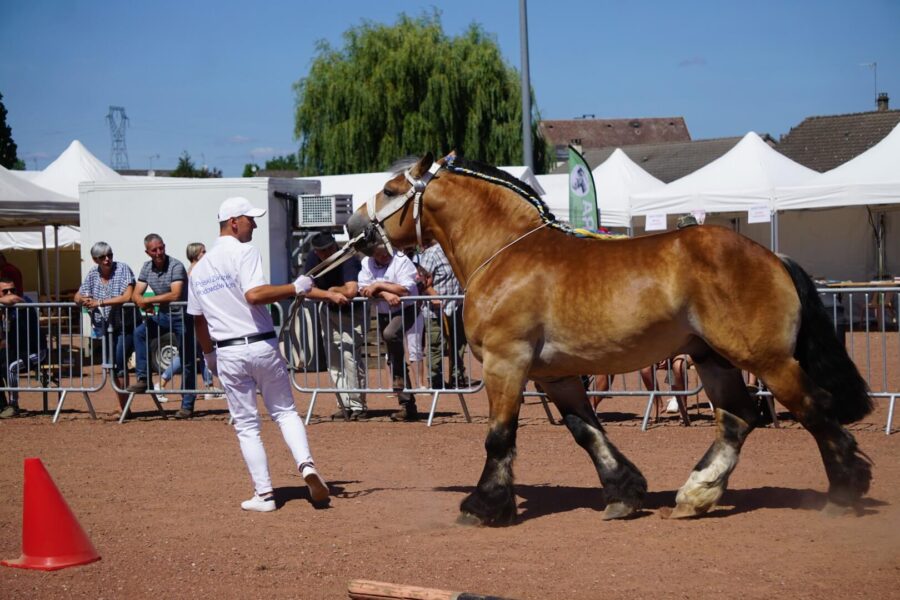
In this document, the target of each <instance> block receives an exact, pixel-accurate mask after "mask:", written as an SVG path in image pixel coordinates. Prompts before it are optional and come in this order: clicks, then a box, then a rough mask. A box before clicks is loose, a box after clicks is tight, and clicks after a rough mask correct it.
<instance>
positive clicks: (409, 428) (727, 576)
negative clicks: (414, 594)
mask: <svg viewBox="0 0 900 600" xmlns="http://www.w3.org/2000/svg"><path fill="white" fill-rule="evenodd" d="M92 398H93V401H94V403H95V406H96V408H97V410H98V413H99V414H98V416H99V417H100V419H98V420H97V421H94V420H92V419H90V417H89V415H88V413H87V411H86V408H85V405H84V402H83V401H82V400H81V399H80V397H77V396H73V397H71V398H68V399H67V401H66V411H65V412H64V413H63V416H62V419H61V421H60V422H59V423H58V424H56V425H54V424H51V422H50V416H48V415H44V414H40V413H39V412H36V411H39V409H40V407H41V397H40V395H39V394H26V395H25V396H24V399H23V406H24V407H25V408H26V409H28V411H29V413H28V414H26V415H25V416H23V417H20V418H17V419H12V420H7V421H0V437H2V439H3V444H4V452H3V459H2V460H0V489H2V499H3V501H2V502H0V558H15V557H17V556H18V555H19V552H20V548H21V546H20V540H21V514H22V485H23V481H22V465H23V459H24V458H25V457H40V458H41V459H42V460H43V462H44V464H45V465H46V467H47V469H48V470H49V472H50V474H51V475H52V477H53V478H54V480H55V481H56V484H57V486H58V487H59V489H60V490H61V492H62V493H63V495H64V496H65V498H66V499H67V501H68V503H69V505H70V506H71V508H72V510H73V511H74V512H75V514H76V515H77V517H78V519H79V521H80V522H81V524H82V526H83V527H84V529H85V530H86V531H87V533H88V535H89V536H90V538H91V539H92V541H93V543H94V545H95V546H96V547H97V549H98V550H99V552H100V554H101V555H102V557H103V558H102V560H101V561H99V562H97V563H94V564H91V565H87V566H83V567H75V568H70V569H65V570H62V571H57V572H52V573H45V572H39V571H26V570H21V569H12V568H6V567H0V596H2V597H4V598H73V597H74V598H184V597H192V598H218V599H223V598H346V597H347V584H348V582H349V581H350V580H352V579H374V580H381V581H389V582H395V583H404V584H410V585H417V586H425V587H433V588H440V589H446V590H459V591H468V592H473V593H479V594H493V595H498V596H503V597H507V598H519V599H528V598H542V599H544V598H572V599H575V598H585V599H588V598H641V597H654V598H670V597H671V598H712V597H732V598H733V597H742V598H771V597H772V596H774V595H776V594H778V595H779V596H781V597H786V598H829V597H844V598H848V597H849V598H867V599H877V598H897V597H898V594H900V588H898V582H900V460H898V444H900V435H897V434H894V435H892V436H886V435H885V434H884V424H885V419H886V415H887V402H886V401H885V400H883V399H882V400H879V401H878V403H877V409H876V411H875V412H874V413H873V414H872V415H870V416H869V417H868V418H867V419H866V420H865V421H864V422H862V423H858V424H855V425H853V426H852V429H853V431H854V433H855V435H856V437H857V439H858V440H859V442H860V444H861V446H862V448H863V449H864V450H865V452H867V453H868V454H869V456H871V458H872V459H873V460H874V462H875V468H874V480H873V482H872V489H871V491H870V493H869V495H868V496H867V497H866V499H865V500H864V509H863V511H862V514H861V515H859V516H844V517H839V518H829V517H826V516H824V515H823V514H821V513H820V512H819V509H820V508H821V507H822V506H823V505H824V502H825V496H824V491H825V490H826V487H827V482H826V478H825V474H824V471H823V468H822V464H821V461H820V459H819V456H818V451H817V449H816V446H815V444H814V442H813V439H812V437H811V436H809V435H808V434H807V433H806V432H805V431H803V430H802V429H800V428H799V426H797V425H796V424H795V423H793V422H791V421H788V422H785V423H783V427H782V428H781V429H775V428H773V427H771V426H769V427H766V428H764V429H760V430H757V431H756V432H754V433H753V434H752V436H751V437H750V438H749V440H748V442H747V444H746V446H745V447H744V452H743V454H742V460H741V464H740V465H739V466H738V468H737V470H736V472H735V474H734V475H733V476H732V478H731V483H730V489H729V491H728V492H727V493H726V494H725V496H724V498H723V500H722V502H721V506H720V507H719V508H717V509H716V510H715V511H713V512H712V513H711V514H709V515H708V516H706V517H703V518H700V519H696V520H688V521H670V520H664V519H661V518H660V517H659V513H660V508H661V507H665V506H671V505H673V504H674V495H675V490H677V488H678V487H679V486H680V485H681V484H682V483H683V482H684V480H685V479H686V477H687V475H688V473H689V471H690V469H691V467H692V466H693V465H694V463H695V462H696V461H697V460H698V459H699V458H700V457H701V455H702V454H703V452H704V451H705V450H706V448H707V447H708V445H709V444H710V442H711V441H712V439H713V436H714V428H713V426H712V421H711V418H710V413H709V411H708V410H701V411H700V412H699V414H695V419H694V426H692V427H690V428H685V427H683V426H681V425H680V423H679V421H678V419H677V418H675V417H665V418H664V419H663V420H662V421H661V422H660V423H658V424H656V425H655V426H653V427H652V428H651V429H650V430H649V431H647V432H641V431H640V415H641V413H642V411H643V407H644V404H645V400H643V399H615V398H614V399H608V400H605V401H604V403H603V404H602V405H601V408H602V410H601V417H602V418H604V420H605V421H606V425H607V430H608V432H609V434H610V436H611V438H612V440H613V442H614V443H616V444H617V445H618V446H619V447H620V448H621V449H622V450H623V451H624V452H625V454H626V455H627V456H628V457H629V458H630V459H631V460H632V461H634V462H635V463H636V464H637V465H638V466H639V467H640V468H641V469H642V471H643V473H644V474H645V475H646V477H647V479H648V482H649V488H650V493H649V496H648V498H647V502H646V510H645V511H644V513H643V514H642V515H641V516H640V517H639V518H635V519H632V520H628V521H618V522H603V521H601V512H602V510H603V507H604V500H603V493H602V491H601V490H600V488H599V484H598V480H597V476H596V473H595V472H594V470H593V467H592V466H591V464H590V462H589V459H588V458H587V456H586V455H585V454H584V453H583V451H582V450H581V449H580V448H578V447H577V446H576V444H575V443H574V441H573V440H572V438H571V436H570V435H569V433H568V431H567V430H566V429H565V428H564V427H560V426H555V425H551V424H550V423H549V422H548V421H547V419H546V417H545V416H544V412H543V409H542V407H541V406H540V404H539V403H538V402H537V400H536V399H529V400H528V402H527V403H526V405H525V406H524V407H523V410H522V419H521V427H520V430H519V443H518V450H519V452H518V459H517V462H516V466H515V472H516V493H517V496H518V506H519V522H518V524H516V525H515V526H512V527H505V528H472V527H464V526H459V525H456V524H455V523H454V521H455V518H456V515H457V511H458V506H459V503H460V501H461V500H462V499H463V497H464V496H465V494H467V493H468V492H470V491H471V490H472V489H473V486H474V484H475V483H476V482H477V479H478V476H479V474H480V472H481V468H482V466H483V458H484V453H483V440H484V435H485V433H486V422H487V419H486V415H487V402H486V401H485V399H484V397H483V396H480V397H474V398H470V399H469V401H468V404H469V407H470V409H471V412H472V415H473V421H474V422H473V423H471V424H469V423H466V421H465V419H464V418H463V417H462V415H461V414H460V413H459V403H458V401H457V400H456V398H455V397H453V396H450V397H446V398H444V399H442V400H441V402H440V404H439V412H438V416H437V419H436V420H435V426H433V427H431V428H427V427H426V426H425V425H424V423H392V422H390V421H389V420H388V419H387V414H388V412H389V411H390V410H391V409H393V407H394V402H395V400H394V399H393V398H391V397H389V396H374V397H372V398H371V399H370V406H371V407H373V408H374V409H375V410H374V416H375V418H374V419H372V420H370V421H368V422H361V423H345V422H331V421H329V420H328V419H327V418H326V417H324V415H328V414H330V413H331V412H332V409H333V397H332V396H323V397H322V398H321V399H320V400H319V403H318V404H317V405H316V413H318V416H317V417H314V419H313V422H312V423H311V424H310V426H309V428H308V433H309V437H310V440H311V445H312V448H313V452H314V454H315V457H316V460H317V463H318V464H319V466H320V469H321V471H322V473H323V475H324V476H325V477H326V478H327V479H328V481H329V482H330V484H331V487H332V491H333V499H332V502H331V506H330V508H327V509H323V510H316V509H314V508H313V506H312V505H311V504H310V503H309V500H308V494H307V490H306V488H305V486H304V484H303V480H302V479H301V478H300V477H299V475H298V474H297V473H296V472H295V470H294V467H293V465H292V464H291V459H290V456H289V454H288V451H287V449H286V447H285V446H284V444H283V442H282V441H281V439H280V435H279V432H278V430H277V427H276V426H275V425H274V424H273V423H271V422H268V421H267V422H266V423H265V425H264V429H263V436H264V440H265V441H266V444H267V446H266V447H267V451H268V454H269V460H270V468H271V471H272V475H273V481H274V483H275V485H276V487H277V494H278V498H279V503H283V506H282V507H281V509H280V510H278V511H276V512H274V513H268V514H256V513H247V512H243V511H241V510H240V508H239V503H240V501H242V500H244V499H246V498H248V497H250V495H252V490H251V487H250V481H249V476H248V475H247V471H246V468H245V466H244V463H243V461H242V459H241V456H240V453H239V449H238V444H237V440H236V438H235V435H234V432H233V430H232V428H231V427H229V426H228V425H227V410H226V408H225V402H224V401H223V400H202V401H199V403H198V408H199V411H200V413H199V415H198V417H197V418H195V419H194V420H192V421H190V422H181V421H176V420H174V419H171V418H170V419H167V420H163V419H161V418H160V417H159V415H158V413H157V412H156V411H155V409H154V407H153V404H152V403H151V401H150V400H149V397H147V396H143V397H141V398H139V399H138V400H136V402H135V407H136V408H137V410H138V414H139V416H138V418H137V419H136V420H134V421H130V422H127V423H125V424H124V425H119V424H118V423H117V422H116V421H114V420H113V412H114V408H115V406H114V404H115V403H114V400H113V398H112V395H111V393H109V392H108V391H104V392H101V393H99V394H95V395H94V396H93V397H92ZM296 398H297V404H298V406H299V407H300V409H301V411H302V412H303V413H305V410H306V407H307V405H308V399H307V397H306V396H304V395H302V394H299V393H298V394H296ZM419 404H420V407H422V406H425V405H427V402H426V401H425V398H421V397H420V400H419ZM53 406H55V401H54V400H53V399H52V398H51V407H53ZM164 406H165V408H166V410H167V411H169V412H170V414H171V412H173V411H174V410H175V409H177V404H176V403H174V402H170V403H168V404H166V405H164ZM783 416H787V415H786V414H785V415H783ZM898 419H900V417H898Z"/></svg>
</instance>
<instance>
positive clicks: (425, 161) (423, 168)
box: [413, 152, 434, 177]
mask: <svg viewBox="0 0 900 600" xmlns="http://www.w3.org/2000/svg"><path fill="white" fill-rule="evenodd" d="M433 162H434V154H432V153H431V152H429V153H428V154H426V155H425V156H423V157H422V158H421V159H420V160H419V163H418V164H417V165H416V168H415V172H414V173H413V175H414V176H415V177H421V176H422V174H424V173H426V172H427V171H428V169H429V167H431V163H433Z"/></svg>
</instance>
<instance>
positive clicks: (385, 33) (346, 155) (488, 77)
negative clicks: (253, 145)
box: [294, 9, 549, 175]
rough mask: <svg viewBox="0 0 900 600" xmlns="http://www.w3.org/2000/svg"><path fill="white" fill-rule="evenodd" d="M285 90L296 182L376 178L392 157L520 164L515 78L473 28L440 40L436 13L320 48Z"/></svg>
mask: <svg viewBox="0 0 900 600" xmlns="http://www.w3.org/2000/svg"><path fill="white" fill-rule="evenodd" d="M294 91H295V93H296V112H295V127H294V135H295V137H296V138H297V139H298V140H299V141H300V152H299V162H300V165H299V166H300V172H301V174H303V175H329V174H340V173H357V172H365V171H379V170H384V169H385V168H387V167H388V165H390V164H391V163H392V162H394V161H395V160H396V159H397V158H398V157H402V156H408V155H417V156H419V155H422V154H424V153H425V152H426V151H434V152H435V153H441V152H446V151H449V150H454V149H455V150H457V152H459V153H460V154H461V155H462V156H466V157H468V158H472V159H477V160H481V161H484V162H487V163H492V164H498V165H503V164H520V163H521V162H522V120H521V115H522V102H521V84H520V81H519V75H518V72H517V71H516V70H515V69H514V68H512V67H510V66H509V65H507V64H506V63H505V61H504V60H503V57H502V55H501V53H500V49H499V47H498V45H497V42H496V40H495V39H494V38H493V37H492V36H490V35H488V34H487V33H486V32H485V31H484V30H483V29H482V28H481V26H479V25H478V24H474V23H473V24H472V25H471V26H470V27H469V29H468V30H467V31H466V32H465V33H464V34H462V35H461V36H459V37H455V38H453V37H448V36H446V35H445V34H444V32H443V29H442V27H441V23H440V12H439V11H437V10H436V9H435V10H434V11H433V12H432V13H431V14H425V15H423V16H421V17H419V18H411V17H408V16H407V15H405V14H401V15H400V17H399V18H398V20H397V23H396V24H395V25H393V26H387V25H380V24H376V23H371V22H364V23H363V24H362V25H360V26H358V27H355V28H352V29H350V30H348V31H347V32H345V33H344V47H343V48H342V49H340V50H336V49H334V48H332V47H331V46H330V45H329V44H328V43H327V42H326V41H320V42H319V43H318V49H317V56H316V58H315V59H314V60H313V64H312V66H311V67H310V71H309V74H308V75H307V76H306V77H305V78H303V79H301V80H300V81H298V82H297V83H295V84H294ZM532 96H533V94H532ZM532 106H536V104H535V103H532ZM538 121H539V117H538V114H537V109H536V108H535V115H534V119H533V122H534V126H533V128H532V139H533V141H534V149H535V150H534V155H535V156H534V159H535V163H534V164H535V170H536V171H537V172H540V173H543V172H545V171H546V169H547V167H548V164H549V163H548V158H549V155H548V148H547V144H546V142H545V141H544V140H543V138H542V137H541V136H540V134H539V133H538V129H537V123H538Z"/></svg>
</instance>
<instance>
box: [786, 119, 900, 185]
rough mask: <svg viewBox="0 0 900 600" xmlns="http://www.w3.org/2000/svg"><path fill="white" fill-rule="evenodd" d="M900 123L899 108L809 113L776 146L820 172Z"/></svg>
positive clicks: (845, 160) (871, 144) (866, 147)
mask: <svg viewBox="0 0 900 600" xmlns="http://www.w3.org/2000/svg"><path fill="white" fill-rule="evenodd" d="M897 123H900V110H884V111H875V112H865V113H854V114H848V115H832V116H824V117H809V118H808V119H805V120H804V121H803V122H802V123H800V124H799V125H797V126H796V127H793V128H791V130H790V132H788V133H787V134H786V135H784V136H783V137H782V138H781V141H779V142H778V145H777V146H775V149H776V150H778V151H779V152H781V153H782V154H784V155H785V156H787V157H788V158H790V159H792V160H795V161H797V162H798V163H800V164H801V165H805V166H807V167H809V168H810V169H815V170H816V171H819V172H824V171H829V170H831V169H833V168H835V167H836V166H838V165H841V164H843V163H845V162H847V161H848V160H850V159H851V158H854V157H856V156H858V155H859V154H862V153H863V152H865V151H866V150H868V149H869V148H871V147H872V146H874V145H875V144H877V143H878V142H880V141H881V140H882V139H884V137H885V136H886V135H887V134H888V133H890V132H891V130H892V129H893V128H894V127H896V126H897Z"/></svg>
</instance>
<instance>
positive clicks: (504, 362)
mask: <svg viewBox="0 0 900 600" xmlns="http://www.w3.org/2000/svg"><path fill="white" fill-rule="evenodd" d="M531 356H532V348H531V346H530V345H528V344H525V343H519V344H515V343H511V342H507V343H506V344H505V347H504V348H502V349H501V350H500V351H493V352H490V351H488V350H487V349H485V351H484V370H483V375H484V386H485V389H486V390H487V394H488V402H489V403H490V429H489V430H488V434H487V438H486V439H485V441H484V448H485V451H486V452H487V458H486V460H485V463H484V470H483V471H482V473H481V479H479V480H478V487H476V488H475V491H474V492H472V493H471V494H469V495H468V496H466V498H465V499H464V500H463V501H462V504H460V515H459V518H458V519H457V522H459V523H462V524H466V525H511V524H512V523H513V522H514V521H515V518H516V495H515V492H514V490H513V470H512V463H513V459H514V458H515V455H516V430H517V429H518V426H519V406H520V404H521V401H522V391H523V387H524V385H525V381H526V373H527V370H528V364H529V362H530V358H531Z"/></svg>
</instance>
